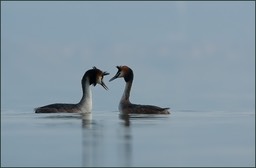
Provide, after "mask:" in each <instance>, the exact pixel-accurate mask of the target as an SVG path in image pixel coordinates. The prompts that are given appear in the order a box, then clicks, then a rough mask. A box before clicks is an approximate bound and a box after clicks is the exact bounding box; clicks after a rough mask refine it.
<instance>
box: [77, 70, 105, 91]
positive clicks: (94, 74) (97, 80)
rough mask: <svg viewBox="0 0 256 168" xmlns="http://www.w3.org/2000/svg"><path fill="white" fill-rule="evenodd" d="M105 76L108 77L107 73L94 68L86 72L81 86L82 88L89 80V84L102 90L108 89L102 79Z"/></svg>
mask: <svg viewBox="0 0 256 168" xmlns="http://www.w3.org/2000/svg"><path fill="white" fill-rule="evenodd" d="M105 75H109V73H107V72H103V71H101V70H100V69H97V68H96V67H95V66H94V67H93V69H90V70H88V71H87V72H86V73H85V74H84V76H83V79H82V85H83V86H84V84H85V81H86V80H87V79H89V84H90V85H93V86H96V85H97V84H100V85H101V86H102V87H103V88H104V89H106V90H107V89H108V87H107V86H106V85H105V83H104V82H103V78H104V76H105Z"/></svg>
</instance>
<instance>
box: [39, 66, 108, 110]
mask: <svg viewBox="0 0 256 168" xmlns="http://www.w3.org/2000/svg"><path fill="white" fill-rule="evenodd" d="M105 75H109V73H107V72H102V71H101V70H99V69H97V68H96V67H93V69H90V70H88V71H86V72H85V74H84V76H83V78H82V81H81V83H82V90H83V96H82V98H81V100H80V102H79V103H77V104H65V103H56V104H50V105H46V106H42V107H38V108H36V109H35V113H90V112H91V110H92V92H91V88H90V85H94V86H96V84H100V85H101V86H102V87H103V88H104V89H106V90H107V89H108V88H107V86H106V85H105V83H104V82H103V77H104V76H105Z"/></svg>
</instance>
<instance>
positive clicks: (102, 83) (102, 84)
mask: <svg viewBox="0 0 256 168" xmlns="http://www.w3.org/2000/svg"><path fill="white" fill-rule="evenodd" d="M101 86H102V87H103V88H104V89H106V90H108V87H107V86H106V85H105V83H104V82H103V81H101Z"/></svg>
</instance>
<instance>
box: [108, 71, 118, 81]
mask: <svg viewBox="0 0 256 168" xmlns="http://www.w3.org/2000/svg"><path fill="white" fill-rule="evenodd" d="M119 75H120V72H117V73H116V75H115V76H114V77H113V78H111V79H110V80H109V82H111V81H112V80H115V79H116V78H118V77H119Z"/></svg>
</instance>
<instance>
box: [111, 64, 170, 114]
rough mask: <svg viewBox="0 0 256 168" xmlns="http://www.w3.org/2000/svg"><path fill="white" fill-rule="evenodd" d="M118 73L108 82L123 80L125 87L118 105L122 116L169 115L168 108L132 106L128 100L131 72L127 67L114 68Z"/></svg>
mask: <svg viewBox="0 0 256 168" xmlns="http://www.w3.org/2000/svg"><path fill="white" fill-rule="evenodd" d="M116 67H117V69H118V71H117V73H116V75H115V76H114V77H113V78H111V79H110V80H109V81H112V80H114V79H116V78H122V77H123V78H124V80H125V82H126V85H125V89H124V93H123V96H122V98H121V100H120V103H119V107H118V108H119V111H120V112H122V113H124V114H129V113H136V114H170V112H169V111H168V109H169V108H161V107H158V106H152V105H140V104H132V103H131V102H130V100H129V98H130V91H131V88H132V82H133V71H132V69H131V68H129V67H128V66H116Z"/></svg>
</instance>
